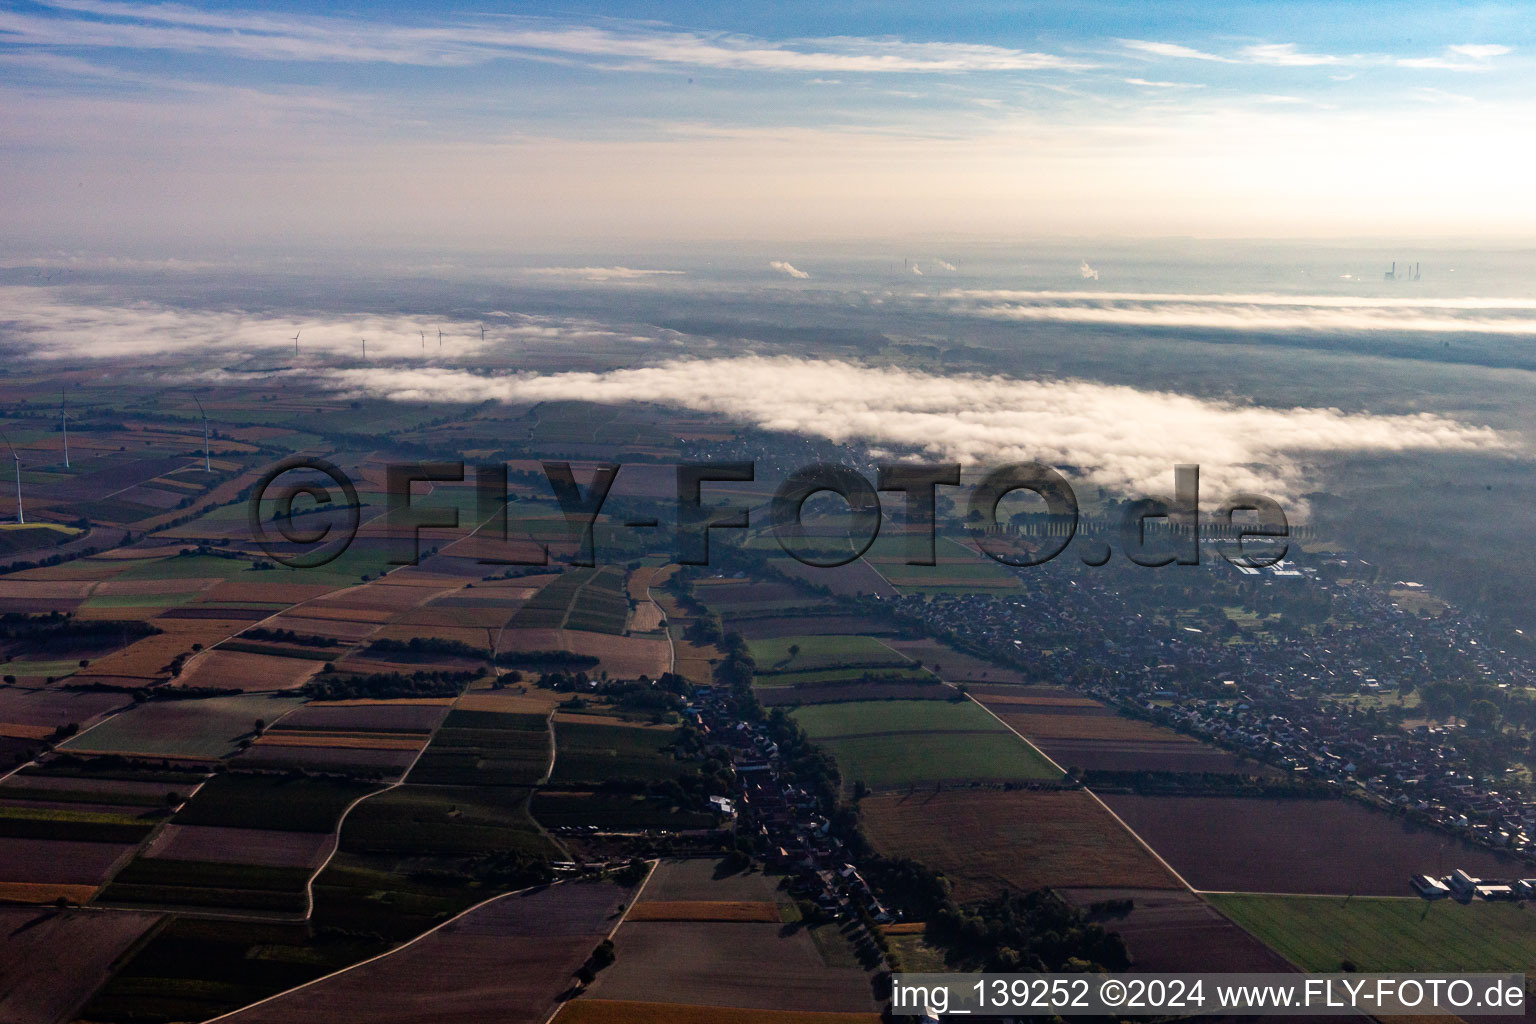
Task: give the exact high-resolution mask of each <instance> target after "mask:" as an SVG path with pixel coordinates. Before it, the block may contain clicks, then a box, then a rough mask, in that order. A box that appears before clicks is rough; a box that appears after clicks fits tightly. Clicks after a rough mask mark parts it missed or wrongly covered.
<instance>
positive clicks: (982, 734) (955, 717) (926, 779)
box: [792, 700, 1060, 789]
mask: <svg viewBox="0 0 1536 1024" xmlns="http://www.w3.org/2000/svg"><path fill="white" fill-rule="evenodd" d="M792 716H793V717H794V719H795V721H796V722H798V723H800V727H801V728H802V729H804V730H805V732H806V735H807V736H809V737H810V738H811V740H812V741H814V742H815V743H816V744H817V745H818V746H820V747H822V748H823V749H825V750H826V751H827V752H828V753H829V754H831V755H832V757H833V759H834V760H836V761H837V764H838V768H839V770H840V771H841V772H842V776H843V782H844V785H845V786H852V784H853V783H854V782H863V783H864V784H865V785H867V786H870V787H871V788H874V789H892V788H899V787H902V786H909V785H918V784H924V783H930V782H958V781H966V780H985V781H997V782H1019V781H1025V780H1028V779H1055V778H1058V777H1059V776H1060V773H1059V772H1057V771H1056V769H1054V768H1052V767H1051V766H1050V764H1049V763H1048V762H1047V761H1046V760H1045V759H1044V758H1043V757H1041V756H1040V755H1039V754H1038V753H1036V752H1035V751H1034V750H1033V749H1032V748H1031V747H1030V746H1029V745H1028V744H1027V743H1025V742H1024V741H1023V740H1021V739H1019V738H1018V737H1017V736H1015V735H1013V734H1012V733H1011V732H1009V731H1008V730H1007V729H1006V728H1004V727H1003V725H1002V724H1001V723H1000V722H998V721H997V720H996V719H995V718H993V717H992V716H991V715H989V714H987V713H986V712H985V711H983V710H982V709H981V708H979V707H977V706H976V705H975V704H973V703H971V702H970V701H932V700H926V701H924V700H888V701H857V702H849V703H843V704H814V705H808V706H805V707H801V708H797V709H796V710H795V711H793V712H792Z"/></svg>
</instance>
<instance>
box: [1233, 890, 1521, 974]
mask: <svg viewBox="0 0 1536 1024" xmlns="http://www.w3.org/2000/svg"><path fill="white" fill-rule="evenodd" d="M1207 898H1208V899H1209V900H1210V901H1211V903H1212V904H1214V905H1215V906H1216V908H1217V909H1218V910H1220V911H1221V912H1222V913H1223V914H1226V915H1227V916H1228V917H1230V918H1231V919H1232V920H1234V921H1236V922H1237V923H1238V924H1239V925H1241V926H1242V927H1243V928H1245V929H1247V930H1248V931H1249V932H1251V933H1252V934H1253V935H1254V936H1255V937H1257V938H1258V939H1259V940H1260V941H1262V942H1263V943H1264V944H1265V945H1267V946H1269V947H1270V948H1272V949H1274V950H1275V951H1276V952H1278V953H1279V954H1280V955H1281V956H1284V957H1285V958H1286V959H1288V960H1290V961H1291V962H1292V963H1294V964H1296V966H1298V967H1300V968H1301V969H1302V970H1304V971H1337V970H1339V969H1340V966H1339V965H1340V964H1341V963H1342V962H1344V961H1346V960H1348V961H1350V962H1352V963H1353V964H1354V965H1355V966H1356V968H1358V969H1359V970H1361V971H1511V972H1521V973H1529V972H1532V971H1536V912H1533V911H1532V910H1531V909H1530V908H1528V907H1526V906H1524V905H1523V904H1518V903H1481V902H1479V903H1470V904H1465V905H1464V904H1460V903H1456V902H1454V901H1452V900H1438V901H1435V902H1429V901H1426V900H1417V899H1384V898H1381V897H1344V896H1258V895H1250V894H1225V895H1219V896H1209V897H1207Z"/></svg>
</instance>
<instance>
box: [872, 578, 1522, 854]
mask: <svg viewBox="0 0 1536 1024" xmlns="http://www.w3.org/2000/svg"><path fill="white" fill-rule="evenodd" d="M1054 568H1055V567H1053V566H1047V567H1045V569H1044V570H1042V569H1023V570H1020V576H1021V579H1023V581H1024V583H1025V588H1026V590H1025V594H1024V596H1013V595H1009V596H994V595H986V594H974V593H973V594H965V595H957V596H942V597H934V598H931V599H930V598H925V597H921V596H903V597H897V598H893V599H890V600H889V601H887V602H885V603H886V604H887V605H888V606H891V607H893V610H896V611H898V612H900V613H901V614H903V615H905V616H907V617H910V618H913V619H917V620H919V621H921V622H922V623H923V625H924V626H925V627H926V628H927V629H929V630H930V631H932V632H934V633H936V634H938V635H941V636H947V637H948V638H950V639H951V640H952V641H953V642H955V643H956V644H957V645H958V646H960V647H961V649H969V650H973V651H976V652H978V653H983V654H986V655H990V656H992V657H994V658H999V659H1001V660H1003V661H1004V662H1007V663H1012V664H1015V665H1018V666H1020V667H1021V668H1024V669H1025V670H1027V671H1028V672H1029V673H1030V674H1031V675H1033V676H1038V677H1039V678H1042V679H1049V680H1051V681H1053V682H1057V683H1060V684H1061V685H1063V686H1068V687H1072V688H1075V689H1078V690H1081V691H1083V692H1086V693H1089V694H1092V695H1093V696H1095V697H1098V698H1100V699H1102V700H1104V701H1106V702H1107V703H1110V704H1112V705H1115V706H1117V707H1119V708H1120V709H1122V710H1124V711H1127V712H1129V713H1131V714H1134V715H1135V716H1137V717H1141V718H1150V719H1153V720H1155V721H1159V722H1162V723H1164V724H1167V725H1170V726H1173V727H1175V728H1177V729H1180V730H1181V731H1184V732H1186V733H1189V734H1192V735H1195V736H1197V737H1200V738H1202V739H1206V740H1208V741H1211V742H1214V743H1216V744H1219V745H1221V746H1223V747H1226V748H1228V749H1231V750H1235V751H1237V752H1239V753H1242V754H1244V755H1247V756H1250V757H1252V758H1254V759H1256V760H1259V761H1262V762H1265V763H1267V764H1270V765H1272V766H1274V767H1276V768H1279V769H1282V770H1284V771H1286V772H1288V773H1290V774H1292V775H1294V776H1296V777H1300V778H1308V779H1315V780H1318V781H1319V782H1320V783H1321V784H1323V785H1333V786H1337V787H1339V788H1341V789H1343V790H1345V791H1347V792H1351V793H1354V794H1356V795H1361V796H1365V797H1366V798H1368V799H1371V800H1372V801H1373V802H1376V803H1378V804H1380V805H1382V806H1394V807H1396V808H1398V809H1400V810H1402V811H1403V812H1405V813H1408V814H1411V815H1413V816H1414V817H1416V818H1418V819H1419V820H1423V821H1425V822H1427V823H1433V824H1436V825H1439V826H1441V827H1443V828H1445V829H1447V830H1449V831H1453V832H1455V833H1457V834H1459V835H1461V836H1462V837H1463V838H1466V839H1468V840H1470V841H1473V842H1477V843H1481V844H1484V845H1486V846H1489V847H1491V848H1494V849H1500V850H1504V851H1508V852H1513V853H1516V854H1519V855H1523V856H1536V847H1533V845H1532V838H1533V837H1536V801H1532V800H1530V799H1528V798H1527V797H1526V796H1525V795H1524V794H1523V793H1521V792H1519V790H1518V787H1517V785H1516V782H1515V780H1514V779H1513V777H1512V776H1511V772H1512V771H1513V769H1509V771H1506V770H1505V769H1506V768H1508V767H1509V766H1507V765H1499V766H1498V768H1497V771H1494V770H1493V769H1492V768H1490V766H1488V765H1486V764H1484V765H1483V766H1482V770H1479V767H1478V766H1477V765H1475V764H1474V763H1473V762H1472V759H1470V758H1469V756H1468V754H1467V749H1466V748H1468V747H1470V746H1471V744H1469V743H1467V742H1466V740H1465V739H1464V737H1466V736H1467V735H1469V734H1468V733H1467V732H1466V731H1465V730H1464V729H1463V728H1461V727H1456V728H1449V729H1447V728H1445V727H1442V726H1431V725H1428V724H1424V725H1419V726H1416V727H1413V728H1403V727H1401V726H1399V725H1398V724H1396V723H1395V722H1392V721H1390V720H1388V719H1387V718H1386V716H1384V715H1382V714H1378V713H1373V712H1372V711H1371V710H1370V706H1371V703H1372V702H1371V701H1370V700H1369V699H1367V700H1365V701H1363V702H1361V706H1360V707H1356V706H1355V701H1353V700H1345V699H1343V698H1357V697H1362V696H1363V697H1366V698H1369V697H1370V696H1371V695H1373V694H1378V693H1382V692H1391V691H1405V692H1406V691H1412V690H1415V689H1421V688H1425V687H1429V688H1433V687H1434V685H1435V684H1437V683H1442V682H1444V681H1446V680H1469V681H1474V685H1475V686H1476V687H1478V688H1482V687H1487V690H1485V691H1483V692H1485V693H1497V692H1498V691H1500V690H1502V691H1505V692H1509V691H1511V690H1512V691H1514V692H1516V693H1520V692H1521V691H1523V690H1524V689H1525V688H1526V687H1536V664H1532V663H1531V662H1530V661H1528V660H1527V659H1525V658H1524V657H1522V656H1521V655H1519V654H1518V653H1516V652H1511V651H1508V650H1505V649H1502V648H1500V647H1499V646H1498V645H1496V644H1494V643H1491V642H1489V641H1488V640H1487V639H1486V635H1485V634H1484V633H1483V632H1482V631H1481V630H1479V629H1478V628H1477V624H1476V622H1475V621H1474V620H1470V619H1468V618H1465V617H1462V618H1458V617H1457V616H1454V615H1451V614H1444V615H1439V616H1436V617H1423V616H1419V615H1415V614H1411V613H1409V612H1406V611H1404V610H1403V609H1402V608H1401V607H1399V606H1398V604H1397V603H1395V602H1394V601H1393V599H1392V596H1391V595H1390V593H1389V591H1390V589H1391V588H1390V587H1388V586H1384V585H1382V584H1379V583H1374V582H1370V579H1371V578H1372V577H1373V575H1374V569H1373V568H1371V567H1369V566H1366V565H1365V564H1364V563H1360V562H1359V561H1358V560H1355V559H1352V558H1351V557H1348V556H1337V557H1329V558H1326V559H1322V560H1320V561H1319V562H1318V564H1317V565H1316V566H1306V567H1298V566H1296V565H1294V564H1287V565H1284V566H1280V567H1275V568H1273V569H1269V570H1265V571H1264V572H1262V573H1261V574H1260V575H1261V579H1258V580H1255V579H1253V578H1252V577H1251V576H1236V577H1229V579H1233V578H1235V579H1240V580H1242V581H1243V583H1242V586H1241V588H1240V589H1234V588H1232V587H1231V586H1230V584H1229V583H1227V582H1226V581H1223V580H1222V579H1221V578H1220V577H1219V576H1213V577H1208V578H1201V579H1199V580H1192V579H1190V578H1189V574H1191V573H1200V574H1202V577H1204V574H1206V573H1212V574H1215V573H1229V572H1230V571H1231V567H1229V566H1226V565H1224V564H1206V565H1202V566H1199V567H1183V566H1169V567H1165V568H1161V569H1155V570H1148V569H1139V568H1137V567H1131V569H1130V570H1128V571H1131V572H1136V571H1139V572H1140V573H1142V574H1143V575H1142V577H1140V578H1136V577H1134V576H1128V575H1126V573H1125V572H1123V571H1122V572H1117V571H1116V570H1115V569H1114V568H1105V569H1089V570H1085V571H1081V572H1059V571H1048V570H1052V569H1054ZM1157 574H1163V576H1162V577H1158V578H1156V579H1154V577H1157ZM1191 585H1193V587H1194V590H1195V591H1196V593H1197V595H1209V596H1206V597H1205V600H1206V601H1207V602H1208V603H1206V604H1204V605H1195V606H1193V607H1192V605H1191V600H1190V593H1189V590H1190V587H1191ZM1223 587H1225V588H1226V590H1223ZM1159 588H1163V589H1159ZM1224 597H1225V601H1224V600H1223V598H1224ZM1224 603H1226V604H1238V603H1241V604H1243V605H1244V606H1245V607H1257V608H1258V609H1259V613H1260V620H1259V621H1258V622H1257V623H1256V626H1258V627H1259V628H1250V629H1242V628H1241V627H1240V626H1239V624H1238V623H1237V622H1236V621H1234V620H1233V619H1232V617H1230V616H1229V615H1228V614H1227V613H1226V611H1225V609H1224V608H1222V607H1220V606H1221V605H1222V604H1224ZM1273 612H1279V614H1274V613H1273ZM1303 626H1305V627H1306V628H1303ZM1239 640H1240V642H1234V641H1239ZM1506 703H1507V706H1508V708H1509V709H1510V714H1511V715H1514V714H1517V713H1523V711H1522V710H1521V709H1528V708H1531V707H1532V704H1531V702H1529V701H1526V700H1524V699H1523V695H1522V696H1521V697H1520V698H1517V699H1515V700H1511V701H1508V702H1506ZM1527 724H1531V723H1527Z"/></svg>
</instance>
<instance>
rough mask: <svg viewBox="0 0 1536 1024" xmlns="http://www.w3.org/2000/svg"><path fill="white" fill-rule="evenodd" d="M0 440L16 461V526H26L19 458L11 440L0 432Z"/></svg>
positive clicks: (3, 432)
mask: <svg viewBox="0 0 1536 1024" xmlns="http://www.w3.org/2000/svg"><path fill="white" fill-rule="evenodd" d="M0 438H4V440H5V446H6V447H7V448H9V449H10V450H11V458H13V459H15V460H16V525H17V526H25V525H27V514H26V513H25V512H23V511H22V509H21V456H20V455H17V454H16V446H15V445H13V444H11V439H10V438H9V437H6V435H5V431H3V430H0Z"/></svg>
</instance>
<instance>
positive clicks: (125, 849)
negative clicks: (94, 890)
mask: <svg viewBox="0 0 1536 1024" xmlns="http://www.w3.org/2000/svg"><path fill="white" fill-rule="evenodd" d="M135 849H137V847H135V846H132V845H129V844H126V843H79V842H73V841H70V840H64V839H14V838H10V837H0V881H5V882H48V883H61V884H64V885H90V886H96V885H100V884H101V883H102V881H103V880H104V879H105V878H106V877H107V876H108V875H110V874H111V873H112V869H113V868H114V867H116V866H117V864H118V862H119V861H122V860H126V859H127V858H128V857H129V856H131V855H132V854H133V851H134V850H135Z"/></svg>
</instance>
